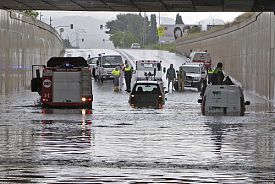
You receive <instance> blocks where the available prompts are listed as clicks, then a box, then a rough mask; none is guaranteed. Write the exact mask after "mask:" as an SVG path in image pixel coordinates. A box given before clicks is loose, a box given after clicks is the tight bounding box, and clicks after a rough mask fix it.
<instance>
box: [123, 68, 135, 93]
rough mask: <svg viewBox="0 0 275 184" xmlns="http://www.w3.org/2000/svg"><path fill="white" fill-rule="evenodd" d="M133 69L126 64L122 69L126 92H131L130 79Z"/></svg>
mask: <svg viewBox="0 0 275 184" xmlns="http://www.w3.org/2000/svg"><path fill="white" fill-rule="evenodd" d="M132 73H133V69H132V68H131V66H130V65H129V64H126V66H125V68H124V77H125V82H126V90H125V91H127V92H131V79H132Z"/></svg>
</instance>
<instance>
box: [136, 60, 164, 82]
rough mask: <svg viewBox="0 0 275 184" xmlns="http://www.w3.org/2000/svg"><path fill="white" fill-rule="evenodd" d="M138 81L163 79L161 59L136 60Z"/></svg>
mask: <svg viewBox="0 0 275 184" xmlns="http://www.w3.org/2000/svg"><path fill="white" fill-rule="evenodd" d="M135 79H136V81H139V80H157V81H162V66H161V61H160V60H153V59H152V60H150V59H146V60H138V61H136V72H135Z"/></svg>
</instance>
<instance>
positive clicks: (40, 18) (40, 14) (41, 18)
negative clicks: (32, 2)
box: [39, 12, 43, 21]
mask: <svg viewBox="0 0 275 184" xmlns="http://www.w3.org/2000/svg"><path fill="white" fill-rule="evenodd" d="M39 17H40V18H39V19H40V21H42V17H43V15H42V13H41V12H40V15H39Z"/></svg>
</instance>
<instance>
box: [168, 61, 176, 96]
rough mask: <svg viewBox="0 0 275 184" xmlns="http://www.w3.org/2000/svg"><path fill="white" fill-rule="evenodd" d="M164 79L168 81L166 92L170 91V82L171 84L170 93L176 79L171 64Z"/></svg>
mask: <svg viewBox="0 0 275 184" xmlns="http://www.w3.org/2000/svg"><path fill="white" fill-rule="evenodd" d="M166 79H168V91H169V89H170V83H171V82H172V91H173V86H174V82H175V79H176V70H175V69H174V67H173V64H170V68H168V70H167V73H166Z"/></svg>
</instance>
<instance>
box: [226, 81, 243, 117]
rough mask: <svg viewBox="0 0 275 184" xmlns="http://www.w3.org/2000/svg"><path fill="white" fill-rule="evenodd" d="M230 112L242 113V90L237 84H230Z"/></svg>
mask: <svg viewBox="0 0 275 184" xmlns="http://www.w3.org/2000/svg"><path fill="white" fill-rule="evenodd" d="M227 103H228V105H227V106H228V110H227V111H228V113H230V114H233V115H234V114H236V115H237V114H240V112H241V91H240V89H239V88H238V87H236V86H228V102H227Z"/></svg>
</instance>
